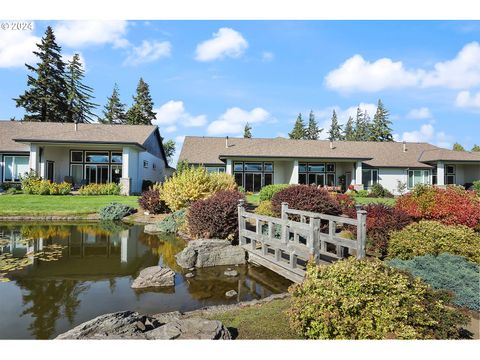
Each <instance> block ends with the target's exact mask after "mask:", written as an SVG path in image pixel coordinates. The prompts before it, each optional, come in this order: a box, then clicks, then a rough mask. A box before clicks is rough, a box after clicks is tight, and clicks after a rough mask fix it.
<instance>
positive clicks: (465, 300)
mask: <svg viewBox="0 0 480 360" xmlns="http://www.w3.org/2000/svg"><path fill="white" fill-rule="evenodd" d="M388 265H390V266H393V267H395V268H397V269H400V270H405V271H408V272H410V273H411V274H412V275H413V276H418V277H420V278H421V279H422V280H424V281H425V282H426V283H427V284H429V285H430V286H432V287H433V288H435V289H444V290H448V291H451V292H452V293H453V294H454V298H453V302H454V303H455V304H456V305H459V306H463V307H466V308H469V309H471V310H476V311H479V310H480V295H479V294H480V281H479V279H480V266H478V265H477V264H474V263H472V262H469V261H467V260H466V259H465V258H464V257H462V256H457V255H451V254H440V255H438V256H433V255H425V256H416V257H414V258H413V259H412V260H400V259H393V260H391V261H389V262H388Z"/></svg>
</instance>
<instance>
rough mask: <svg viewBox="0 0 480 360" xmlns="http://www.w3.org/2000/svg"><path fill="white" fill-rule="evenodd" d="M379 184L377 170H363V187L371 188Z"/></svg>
mask: <svg viewBox="0 0 480 360" xmlns="http://www.w3.org/2000/svg"><path fill="white" fill-rule="evenodd" d="M376 183H378V170H377V169H362V184H363V186H365V187H367V188H370V187H372V186H373V185H375V184H376Z"/></svg>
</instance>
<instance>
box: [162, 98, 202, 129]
mask: <svg viewBox="0 0 480 360" xmlns="http://www.w3.org/2000/svg"><path fill="white" fill-rule="evenodd" d="M154 111H155V112H156V113H157V116H156V120H154V121H153V124H154V125H158V126H159V127H165V128H164V129H163V128H161V130H165V131H166V132H174V131H175V130H176V129H177V127H178V126H179V125H181V126H184V127H195V126H204V125H205V124H206V123H207V117H206V116H205V115H198V116H193V115H191V114H190V113H188V112H187V111H186V110H185V106H184V104H183V101H175V100H170V101H168V102H167V103H165V104H163V105H162V106H161V107H160V108H158V109H154Z"/></svg>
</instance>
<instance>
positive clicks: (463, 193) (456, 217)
mask: <svg viewBox="0 0 480 360" xmlns="http://www.w3.org/2000/svg"><path fill="white" fill-rule="evenodd" d="M395 207H396V208H397V209H400V210H403V211H405V212H406V213H407V214H408V215H410V216H411V217H412V218H413V219H415V220H422V219H424V220H436V221H440V222H441V223H443V224H445V225H466V226H468V227H471V228H478V227H479V226H480V198H479V197H478V196H477V195H476V193H475V192H474V191H467V190H464V189H463V188H460V187H458V186H449V187H447V188H446V189H440V188H435V187H432V186H421V187H418V188H415V189H414V191H412V192H411V193H409V194H406V195H403V196H401V197H399V198H398V199H397V202H396V204H395Z"/></svg>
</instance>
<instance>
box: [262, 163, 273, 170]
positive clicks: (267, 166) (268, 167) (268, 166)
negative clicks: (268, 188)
mask: <svg viewBox="0 0 480 360" xmlns="http://www.w3.org/2000/svg"><path fill="white" fill-rule="evenodd" d="M263 170H264V171H268V172H273V164H272V163H263Z"/></svg>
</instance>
